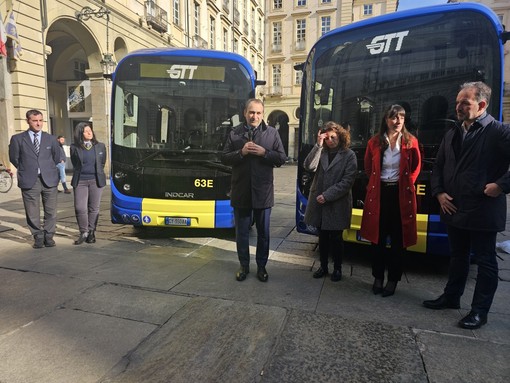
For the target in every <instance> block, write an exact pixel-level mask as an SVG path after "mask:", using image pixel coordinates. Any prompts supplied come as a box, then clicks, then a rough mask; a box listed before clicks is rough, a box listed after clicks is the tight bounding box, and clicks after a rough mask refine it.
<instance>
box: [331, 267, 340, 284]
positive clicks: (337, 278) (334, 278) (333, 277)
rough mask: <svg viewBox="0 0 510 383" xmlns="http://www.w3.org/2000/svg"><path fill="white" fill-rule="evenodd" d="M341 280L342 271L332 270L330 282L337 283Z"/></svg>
mask: <svg viewBox="0 0 510 383" xmlns="http://www.w3.org/2000/svg"><path fill="white" fill-rule="evenodd" d="M341 279H342V270H340V269H335V270H333V274H331V281H332V282H338V281H340V280H341Z"/></svg>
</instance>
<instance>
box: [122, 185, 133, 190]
mask: <svg viewBox="0 0 510 383" xmlns="http://www.w3.org/2000/svg"><path fill="white" fill-rule="evenodd" d="M122 189H124V191H127V192H128V191H130V190H131V185H130V184H124V186H122Z"/></svg>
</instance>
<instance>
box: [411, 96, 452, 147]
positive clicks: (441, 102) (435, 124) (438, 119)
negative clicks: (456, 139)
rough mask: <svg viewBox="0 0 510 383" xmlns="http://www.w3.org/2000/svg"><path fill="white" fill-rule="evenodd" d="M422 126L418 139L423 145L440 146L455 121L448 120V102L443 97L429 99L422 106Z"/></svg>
mask: <svg viewBox="0 0 510 383" xmlns="http://www.w3.org/2000/svg"><path fill="white" fill-rule="evenodd" d="M421 113H422V121H423V123H422V125H421V127H420V129H419V131H418V139H419V140H420V143H422V144H423V145H439V143H441V140H442V139H443V135H444V133H445V132H446V130H448V129H449V128H450V127H451V126H452V125H453V124H455V121H453V120H449V119H448V118H447V113H448V100H446V98H445V97H443V96H432V97H429V98H428V99H427V100H426V101H425V102H424V103H423V106H422V112H421Z"/></svg>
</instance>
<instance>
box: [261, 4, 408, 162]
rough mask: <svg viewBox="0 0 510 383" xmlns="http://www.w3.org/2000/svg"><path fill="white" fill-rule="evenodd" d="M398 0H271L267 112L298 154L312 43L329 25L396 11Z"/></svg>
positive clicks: (288, 147)
mask: <svg viewBox="0 0 510 383" xmlns="http://www.w3.org/2000/svg"><path fill="white" fill-rule="evenodd" d="M397 6H398V1H396V0H354V1H353V0H337V1H333V0H285V1H283V0H266V18H267V22H266V30H265V33H266V36H267V37H266V70H265V74H266V79H265V80H266V83H267V85H266V87H265V88H264V89H263V91H262V93H263V96H264V101H265V116H266V119H267V120H268V122H269V124H270V125H273V126H275V127H276V128H277V129H278V130H279V131H280V135H281V136H282V141H283V142H284V145H285V151H286V153H287V155H288V156H289V157H290V158H293V159H295V158H296V157H297V138H296V137H297V128H298V125H299V98H300V92H301V71H300V70H299V68H296V66H299V64H300V63H302V62H304V61H305V60H306V57H307V55H308V52H309V51H310V49H311V48H312V46H313V44H314V43H315V42H316V41H317V40H318V39H319V37H321V36H322V35H323V34H325V33H327V32H329V31H330V30H332V29H334V28H337V27H341V26H344V25H347V24H350V23H352V22H355V21H359V20H363V19H366V18H369V17H373V16H378V15H382V14H386V13H390V12H395V11H396V9H397Z"/></svg>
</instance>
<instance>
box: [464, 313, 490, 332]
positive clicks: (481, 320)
mask: <svg viewBox="0 0 510 383" xmlns="http://www.w3.org/2000/svg"><path fill="white" fill-rule="evenodd" d="M486 323H487V314H480V313H475V312H474V311H471V312H470V313H469V314H468V315H466V316H465V317H464V318H462V319H461V320H460V321H459V326H460V327H462V328H467V329H468V330H475V329H477V328H480V327H482V326H483V325H484V324H486Z"/></svg>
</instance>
